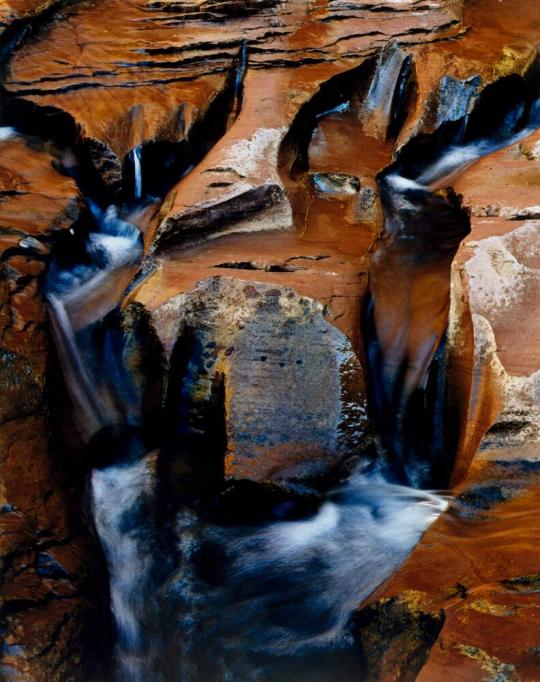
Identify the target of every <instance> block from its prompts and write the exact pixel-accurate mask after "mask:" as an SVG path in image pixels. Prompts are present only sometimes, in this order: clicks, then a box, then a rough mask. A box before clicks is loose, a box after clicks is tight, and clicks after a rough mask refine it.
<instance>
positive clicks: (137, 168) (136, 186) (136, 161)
mask: <svg viewBox="0 0 540 682" xmlns="http://www.w3.org/2000/svg"><path fill="white" fill-rule="evenodd" d="M129 157H130V159H131V163H132V164H133V195H134V197H135V199H142V195H143V179H142V163H141V158H142V147H141V146H139V147H135V148H134V149H132V150H131V151H130V152H129Z"/></svg>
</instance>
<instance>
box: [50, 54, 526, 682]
mask: <svg viewBox="0 0 540 682" xmlns="http://www.w3.org/2000/svg"><path fill="white" fill-rule="evenodd" d="M241 59H242V63H241V68H240V69H239V73H243V71H242V70H243V69H244V61H245V51H242V54H241ZM394 70H396V69H394ZM400 73H401V71H400ZM238 87H239V86H238V84H237V89H238ZM339 106H343V107H345V106H347V104H342V105H339ZM538 113H539V111H538V107H537V106H536V105H534V106H532V107H531V108H530V109H529V113H528V117H527V118H526V119H524V118H523V112H521V113H520V111H519V110H517V109H514V110H512V112H510V113H509V114H508V116H507V117H506V118H504V120H503V122H502V124H501V126H500V129H499V131H498V132H497V133H496V134H495V135H494V136H492V137H486V138H478V137H477V138H474V139H472V140H468V141H467V140H466V139H465V137H463V136H464V134H465V132H466V129H467V126H466V122H461V124H460V125H461V127H462V130H461V132H460V133H459V134H460V135H461V138H459V139H453V140H451V141H450V143H445V144H444V145H440V146H438V147H437V146H434V147H433V148H432V149H431V156H430V154H428V155H427V156H426V155H424V157H423V158H422V163H421V164H420V165H421V167H416V166H414V165H411V164H409V163H408V157H407V155H406V154H405V155H403V157H402V159H401V161H398V163H396V165H395V166H394V167H392V168H391V169H390V170H389V171H388V173H386V174H385V175H384V176H383V177H382V178H381V188H382V195H383V201H384V202H385V209H386V212H387V220H388V217H389V216H390V218H391V219H392V220H394V223H393V226H394V227H395V229H396V231H397V232H398V233H400V234H401V233H403V234H402V236H404V238H405V239H408V240H409V243H411V240H412V239H413V238H414V234H413V233H411V234H408V233H407V231H406V230H404V229H402V228H403V224H404V223H403V220H402V218H403V216H405V217H406V218H407V219H408V220H409V222H410V218H411V216H412V217H413V218H414V220H415V221H417V223H421V222H422V220H423V217H424V216H423V214H422V211H423V210H425V211H427V210H428V209H429V210H431V208H430V207H431V204H430V203H429V201H430V200H431V196H432V193H433V191H434V190H435V189H437V188H438V187H440V186H441V185H442V183H443V182H446V181H447V180H448V179H449V178H450V177H452V176H453V175H454V174H455V173H456V172H458V171H459V170H462V169H463V168H465V167H466V166H467V165H468V164H470V163H472V162H473V161H474V160H475V159H477V158H479V157H480V156H482V155H484V154H487V153H489V152H490V151H493V150H494V149H497V148H499V147H501V146H503V145H504V144H510V143H511V142H512V141H515V140H516V139H518V137H519V136H521V135H525V134H526V132H527V131H528V130H529V129H530V127H531V126H533V125H535V126H536V125H538V121H537V118H538ZM458 128H459V126H456V130H458ZM131 161H132V164H133V170H134V196H135V197H136V198H137V199H140V198H141V197H142V192H143V184H142V167H141V150H140V148H136V149H134V150H132V152H131ZM91 208H92V211H93V214H94V221H95V227H94V228H93V229H91V230H90V231H89V233H88V235H87V237H86V238H85V240H84V244H85V258H84V259H83V262H82V263H78V264H76V265H69V266H65V265H61V264H60V262H56V261H53V263H52V264H51V267H50V271H49V275H48V279H47V285H46V290H47V296H48V299H49V303H50V314H51V320H52V330H53V334H54V337H55V340H56V344H57V348H58V354H59V356H60V358H61V360H62V362H63V370H64V377H65V383H66V387H67V391H68V393H69V395H70V397H71V399H72V403H73V409H74V412H75V418H76V420H77V423H78V425H79V428H80V431H81V434H82V436H83V438H84V440H86V442H91V441H92V440H94V439H95V438H96V436H99V435H100V434H101V435H103V433H105V434H108V438H109V440H108V447H109V449H110V450H111V451H113V454H114V457H113V458H112V461H108V462H106V463H105V464H104V465H103V466H101V467H99V468H95V469H94V470H93V472H92V474H91V493H92V501H93V511H94V518H95V524H96V529H97V532H98V534H99V537H100V540H101V542H102V545H103V549H104V553H105V556H106V558H107V562H108V568H109V576H110V593H111V609H112V612H113V615H114V618H115V622H116V627H117V654H118V664H119V665H118V677H119V678H120V679H122V680H125V681H127V682H142V681H143V680H149V679H152V680H157V681H159V680H163V682H169V681H172V680H179V681H180V680H181V681H182V682H198V681H202V680H204V682H207V681H208V682H210V681H214V680H215V682H229V681H232V680H239V679H250V680H261V681H263V680H264V681H266V680H268V681H270V680H276V681H277V680H280V682H281V681H282V680H284V679H300V680H306V681H307V680H325V679H329V677H328V676H329V674H330V671H331V674H333V675H334V676H336V675H337V674H338V673H339V677H340V679H344V680H348V679H351V680H352V679H358V662H357V661H356V659H355V655H354V645H353V642H352V638H351V635H350V633H349V630H348V624H349V621H350V616H351V612H352V611H353V610H354V608H355V606H356V605H357V604H358V603H359V602H360V601H361V600H362V599H363V598H365V597H366V596H367V595H369V593H370V592H372V591H373V590H374V589H375V588H376V587H377V586H378V585H379V584H380V583H381V582H382V581H383V580H384V579H386V578H387V577H389V576H390V575H391V574H392V573H393V572H394V571H395V570H396V568H397V567H398V566H399V565H400V564H401V562H402V561H403V560H404V559H405V558H406V557H407V555H408V553H409V552H410V551H411V549H412V548H413V547H414V545H415V544H416V543H417V542H418V540H419V538H420V536H421V534H422V533H423V532H424V531H425V529H426V528H427V527H428V526H429V524H430V523H432V522H433V520H434V519H435V518H437V516H438V515H439V514H440V513H441V512H442V511H444V510H445V509H446V507H447V504H448V502H447V499H446V498H445V497H444V496H443V495H439V494H436V493H434V492H428V491H424V490H417V489H414V488H412V487H408V486H405V485H400V484H398V483H395V482H393V483H390V482H388V480H387V479H386V478H385V474H386V473H387V472H386V471H384V470H383V469H375V468H372V469H368V468H365V467H363V466H359V467H358V468H357V469H356V471H355V472H353V473H352V474H351V475H350V477H349V478H348V480H347V481H346V482H345V483H344V484H343V485H342V486H340V487H338V488H336V489H334V490H331V491H329V492H327V493H326V495H325V497H324V499H323V501H322V502H321V503H320V505H319V508H318V510H317V511H316V512H315V513H311V514H307V513H304V514H303V515H300V518H299V517H298V515H297V514H296V513H295V512H294V505H295V499H294V498H291V499H290V500H284V501H283V502H282V503H280V504H276V506H275V508H274V509H273V510H272V513H271V514H270V516H269V517H268V518H267V519H266V520H265V521H264V522H260V523H259V524H258V525H256V526H253V525H251V526H248V525H245V526H244V525H241V524H238V523H236V524H232V523H225V522H223V521H222V520H221V521H219V520H216V519H213V520H209V517H208V516H204V515H200V514H198V513H197V512H196V511H194V510H193V509H188V508H183V509H182V510H181V511H180V512H179V513H178V516H177V518H176V519H169V522H170V524H171V526H172V530H171V529H170V528H169V529H168V531H167V532H168V538H169V540H171V539H172V545H174V544H176V558H177V563H176V566H174V567H172V568H171V569H170V570H169V568H168V567H166V568H167V571H166V572H167V575H165V576H163V575H161V579H160V580H156V574H157V572H156V564H160V563H164V562H163V557H161V556H160V555H159V552H158V551H157V550H156V547H159V546H160V543H159V540H158V537H157V536H158V534H159V533H158V529H157V524H156V523H155V520H154V518H153V515H152V510H153V507H154V506H155V505H156V504H157V499H156V495H155V480H156V473H155V471H156V467H155V461H156V460H155V455H154V454H153V453H148V452H147V451H146V450H145V448H144V446H143V444H142V442H141V439H140V438H139V437H138V435H137V430H136V429H132V428H128V429H127V430H122V429H119V428H118V426H119V425H124V426H125V425H127V426H129V427H132V426H133V424H132V423H131V422H130V419H129V418H128V416H127V414H126V413H124V412H123V410H122V404H121V399H120V398H119V395H118V394H117V391H116V385H115V374H114V373H111V376H110V377H107V376H105V377H103V376H101V377H99V381H97V380H96V377H95V376H94V375H93V373H92V366H93V364H94V359H95V357H96V355H97V353H98V351H99V350H100V349H96V348H93V347H92V346H91V345H89V343H88V339H89V338H92V337H91V335H90V336H86V335H85V333H84V332H85V329H87V328H88V327H89V326H90V325H91V324H92V323H94V322H95V321H96V320H99V319H100V318H102V317H103V316H104V315H105V314H106V313H107V312H109V311H110V310H112V309H113V308H114V307H115V306H116V305H118V303H119V297H118V296H119V292H118V291H117V290H116V289H115V288H114V287H113V288H112V289H113V290H111V287H110V285H109V283H110V281H111V279H112V280H114V278H115V276H116V275H117V274H118V272H119V271H121V270H122V269H124V268H134V269H135V268H136V265H137V263H138V262H139V261H140V259H141V256H142V244H141V236H140V233H139V230H138V229H137V228H136V227H135V226H134V225H132V224H131V223H129V222H128V221H126V220H124V219H122V218H120V217H119V210H118V209H117V208H115V207H109V208H108V209H107V210H105V211H103V210H101V209H99V208H98V207H96V206H93V205H91ZM451 209H452V207H450V208H449V210H451ZM400 231H401V232H400ZM81 310H82V311H83V312H82V313H81ZM396 338H397V337H396ZM397 340H398V341H399V338H397ZM435 346H436V344H435V343H433V340H432V346H430V347H428V346H426V347H423V348H422V353H423V354H422V356H421V357H420V358H416V360H415V362H416V364H415V363H412V365H411V366H410V367H407V368H406V369H405V371H404V372H402V373H401V379H400V380H403V377H405V379H404V383H403V386H404V394H403V393H400V391H399V390H397V394H398V395H397V398H395V396H394V395H392V396H391V399H388V397H387V396H384V395H383V396H382V398H381V399H380V402H379V403H376V409H380V410H381V411H385V410H386V412H385V414H386V417H387V418H390V417H391V418H392V419H394V420H399V418H400V414H399V411H400V410H404V409H405V403H406V399H407V397H408V395H409V394H410V392H411V390H412V388H414V386H418V385H419V386H421V387H422V386H424V385H425V381H426V379H425V369H426V367H429V365H430V362H431V359H432V357H433V352H434V350H435ZM368 350H369V349H368ZM373 357H374V353H371V355H370V362H371V371H372V372H373V373H374V374H375V375H377V376H378V378H379V379H381V381H382V383H385V384H387V383H388V382H390V383H391V381H392V380H393V379H392V367H390V366H389V365H388V364H385V363H386V358H385V357H383V358H382V359H381V358H380V357H379V358H378V359H377V362H378V364H377V362H375V361H373ZM117 362H118V363H120V362H121V359H120V360H118V359H117ZM398 364H399V363H398ZM402 369H403V367H402ZM377 372H378V374H377ZM404 395H405V398H404V397H403V396H404ZM404 401H405V402H404ZM394 408H395V409H394ZM380 425H381V424H379V426H380ZM201 456H204V453H201ZM412 480H413V481H414V482H416V483H422V482H423V479H422V477H420V480H419V481H417V480H415V479H414V477H413V478H412ZM291 510H293V511H291ZM248 517H249V510H247V512H246V523H247V521H248V520H249V519H248ZM160 532H161V531H160ZM170 549H171V552H170V553H171V556H170V557H168V558H169V559H171V558H172V557H174V556H175V553H174V548H173V547H171V548H170ZM152 619H154V620H156V621H158V622H159V623H160V627H159V628H154V629H152V628H150V627H149V623H150V622H151V621H152ZM327 665H330V668H325V666H327ZM340 666H341V667H340ZM336 671H337V672H336Z"/></svg>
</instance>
